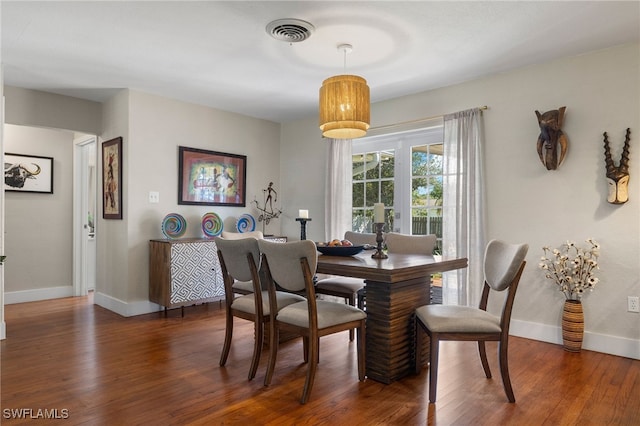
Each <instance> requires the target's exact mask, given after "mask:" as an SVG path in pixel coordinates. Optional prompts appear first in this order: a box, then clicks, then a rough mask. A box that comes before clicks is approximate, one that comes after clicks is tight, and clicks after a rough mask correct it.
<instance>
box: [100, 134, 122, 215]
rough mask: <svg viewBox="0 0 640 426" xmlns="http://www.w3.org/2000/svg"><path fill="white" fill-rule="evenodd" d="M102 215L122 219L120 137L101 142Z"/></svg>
mask: <svg viewBox="0 0 640 426" xmlns="http://www.w3.org/2000/svg"><path fill="white" fill-rule="evenodd" d="M102 217H103V218H104V219H122V138H121V137H118V138H114V139H111V140H108V141H106V142H103V143H102Z"/></svg>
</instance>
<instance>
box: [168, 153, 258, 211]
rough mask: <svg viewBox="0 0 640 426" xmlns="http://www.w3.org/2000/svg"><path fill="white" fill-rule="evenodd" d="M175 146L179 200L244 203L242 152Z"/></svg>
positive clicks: (228, 204) (219, 203)
mask: <svg viewBox="0 0 640 426" xmlns="http://www.w3.org/2000/svg"><path fill="white" fill-rule="evenodd" d="M178 148H179V155H178V204H196V205H205V206H232V207H245V205H246V192H247V157H246V156H245V155H237V154H226V153H224V152H216V151H207V150H204V149H196V148H187V147H184V146H181V147H178Z"/></svg>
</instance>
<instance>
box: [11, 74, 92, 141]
mask: <svg viewBox="0 0 640 426" xmlns="http://www.w3.org/2000/svg"><path fill="white" fill-rule="evenodd" d="M4 96H5V97H6V102H7V111H6V115H5V122H6V123H11V124H20V125H24V126H37V127H49V128H53V129H66V130H75V131H78V132H84V133H89V134H92V135H96V134H99V133H100V131H101V128H102V124H101V122H100V117H101V115H100V114H101V109H102V104H100V103H99V102H92V101H87V100H84V99H78V98H73V97H70V96H62V95H56V94H53V93H47V92H42V91H38V90H30V89H22V88H19V87H13V86H5V88H4Z"/></svg>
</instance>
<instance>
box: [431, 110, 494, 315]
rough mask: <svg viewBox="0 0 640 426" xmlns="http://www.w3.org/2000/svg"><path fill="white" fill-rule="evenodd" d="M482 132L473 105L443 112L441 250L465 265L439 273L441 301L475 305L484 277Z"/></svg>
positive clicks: (478, 298) (479, 118)
mask: <svg viewBox="0 0 640 426" xmlns="http://www.w3.org/2000/svg"><path fill="white" fill-rule="evenodd" d="M483 146H484V132H483V125H482V112H481V111H480V110H479V109H478V108H475V109H471V110H467V111H461V112H457V113H454V114H448V115H445V117H444V161H443V163H444V164H443V175H444V176H443V178H444V182H443V187H444V188H445V190H444V198H443V203H442V210H443V212H442V216H443V219H442V222H443V225H442V228H443V229H442V246H443V247H442V253H443V255H444V256H450V257H466V258H468V259H469V267H468V268H466V269H460V270H457V271H451V272H447V273H445V274H443V280H442V286H443V291H442V297H443V304H449V305H463V306H478V303H479V301H480V295H481V290H482V283H483V281H484V272H483V261H484V250H485V244H486V242H485V206H484V199H485V197H484V173H483V161H484V157H483Z"/></svg>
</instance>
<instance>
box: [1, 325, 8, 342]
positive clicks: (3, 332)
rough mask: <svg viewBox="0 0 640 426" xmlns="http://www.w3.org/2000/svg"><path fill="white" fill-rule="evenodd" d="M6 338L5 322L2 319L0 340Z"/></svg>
mask: <svg viewBox="0 0 640 426" xmlns="http://www.w3.org/2000/svg"><path fill="white" fill-rule="evenodd" d="M6 338H7V324H6V323H5V322H4V321H2V322H0V340H4V339H6Z"/></svg>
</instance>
